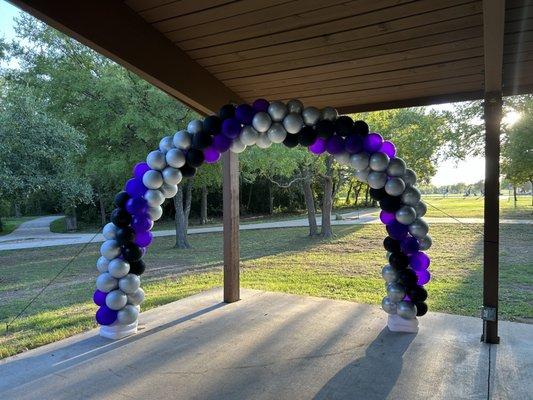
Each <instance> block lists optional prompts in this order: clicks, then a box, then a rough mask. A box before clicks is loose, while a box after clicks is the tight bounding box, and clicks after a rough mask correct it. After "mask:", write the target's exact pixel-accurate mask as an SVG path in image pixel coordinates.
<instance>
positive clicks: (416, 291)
mask: <svg viewBox="0 0 533 400" xmlns="http://www.w3.org/2000/svg"><path fill="white" fill-rule="evenodd" d="M407 294H408V295H409V298H410V299H411V300H412V301H414V302H423V301H426V299H427V298H428V292H427V290H426V289H424V288H423V287H422V286H419V285H416V286H413V287H411V288H409V290H408V291H407Z"/></svg>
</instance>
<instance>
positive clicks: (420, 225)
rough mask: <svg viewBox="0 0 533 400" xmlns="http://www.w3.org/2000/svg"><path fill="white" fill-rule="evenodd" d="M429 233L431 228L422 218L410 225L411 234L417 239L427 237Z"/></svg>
mask: <svg viewBox="0 0 533 400" xmlns="http://www.w3.org/2000/svg"><path fill="white" fill-rule="evenodd" d="M428 232H429V226H428V224H427V223H426V221H424V220H423V219H422V218H417V219H415V220H414V222H413V223H412V224H411V225H409V233H410V234H411V235H412V236H414V237H415V238H417V239H421V238H423V237H425V236H426V235H427V234H428Z"/></svg>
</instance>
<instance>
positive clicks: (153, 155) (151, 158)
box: [146, 150, 167, 171]
mask: <svg viewBox="0 0 533 400" xmlns="http://www.w3.org/2000/svg"><path fill="white" fill-rule="evenodd" d="M146 163H147V164H148V166H149V167H150V168H152V169H155V170H158V171H159V170H162V169H163V168H165V167H166V166H167V161H166V159H165V154H164V153H163V152H161V151H159V150H154V151H151V152H150V153H148V155H147V156H146Z"/></svg>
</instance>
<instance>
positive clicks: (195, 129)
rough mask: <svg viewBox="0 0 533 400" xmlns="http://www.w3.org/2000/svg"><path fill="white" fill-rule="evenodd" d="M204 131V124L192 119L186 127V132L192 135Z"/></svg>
mask: <svg viewBox="0 0 533 400" xmlns="http://www.w3.org/2000/svg"><path fill="white" fill-rule="evenodd" d="M203 129H204V124H203V123H202V121H200V120H199V119H193V120H192V121H191V122H189V124H188V125H187V131H188V132H189V133H190V134H192V135H194V134H195V133H200V132H202V130H203Z"/></svg>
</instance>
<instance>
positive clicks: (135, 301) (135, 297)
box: [127, 288, 144, 306]
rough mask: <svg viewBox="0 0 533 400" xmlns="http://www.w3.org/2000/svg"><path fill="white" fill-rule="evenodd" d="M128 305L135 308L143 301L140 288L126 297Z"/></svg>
mask: <svg viewBox="0 0 533 400" xmlns="http://www.w3.org/2000/svg"><path fill="white" fill-rule="evenodd" d="M127 297H128V304H132V305H134V306H137V305H139V304H141V303H142V302H143V301H144V290H142V288H139V289H137V290H136V291H135V292H133V293H130V294H128V295H127Z"/></svg>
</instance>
